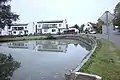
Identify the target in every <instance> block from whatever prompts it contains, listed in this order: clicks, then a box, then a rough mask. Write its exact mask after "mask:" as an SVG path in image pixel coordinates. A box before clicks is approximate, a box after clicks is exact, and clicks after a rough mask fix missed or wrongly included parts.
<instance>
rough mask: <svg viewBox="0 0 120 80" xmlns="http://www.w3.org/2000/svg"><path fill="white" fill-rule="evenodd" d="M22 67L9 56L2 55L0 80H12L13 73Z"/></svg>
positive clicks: (0, 54)
mask: <svg viewBox="0 0 120 80" xmlns="http://www.w3.org/2000/svg"><path fill="white" fill-rule="evenodd" d="M19 67H20V63H19V62H17V61H15V60H14V58H13V57H12V56H11V55H10V54H9V55H6V54H2V53H0V80H11V79H10V78H11V77H12V76H13V72H14V71H15V70H16V69H17V68H19Z"/></svg>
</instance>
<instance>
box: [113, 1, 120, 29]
mask: <svg viewBox="0 0 120 80" xmlns="http://www.w3.org/2000/svg"><path fill="white" fill-rule="evenodd" d="M114 15H115V18H114V20H113V25H114V26H119V28H118V29H119V30H120V2H119V3H118V4H117V5H116V7H115V9H114Z"/></svg>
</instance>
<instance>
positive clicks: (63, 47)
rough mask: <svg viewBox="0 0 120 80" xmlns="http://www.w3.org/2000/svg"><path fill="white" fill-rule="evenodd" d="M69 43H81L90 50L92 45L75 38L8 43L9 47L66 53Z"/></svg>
mask: <svg viewBox="0 0 120 80" xmlns="http://www.w3.org/2000/svg"><path fill="white" fill-rule="evenodd" d="M68 44H74V45H75V46H78V45H79V44H80V45H81V46H82V47H84V48H85V49H86V50H90V47H89V46H88V45H86V44H84V43H82V42H78V41H74V40H71V41H70V40H69V41H68V40H33V41H17V42H9V43H7V44H4V45H6V46H7V47H9V48H21V49H32V50H35V51H48V52H49V51H51V52H64V53H66V51H67V47H68Z"/></svg>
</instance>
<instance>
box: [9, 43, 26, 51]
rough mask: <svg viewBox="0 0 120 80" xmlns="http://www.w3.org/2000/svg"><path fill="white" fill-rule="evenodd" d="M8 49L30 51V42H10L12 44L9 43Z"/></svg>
mask: <svg viewBox="0 0 120 80" xmlns="http://www.w3.org/2000/svg"><path fill="white" fill-rule="evenodd" d="M8 47H9V48H23V49H28V41H26V42H22V41H18V42H10V43H8Z"/></svg>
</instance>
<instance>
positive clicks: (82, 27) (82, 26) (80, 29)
mask: <svg viewBox="0 0 120 80" xmlns="http://www.w3.org/2000/svg"><path fill="white" fill-rule="evenodd" d="M84 27H85V25H84V24H82V25H81V26H80V28H79V31H80V33H82V32H83V29H84Z"/></svg>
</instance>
